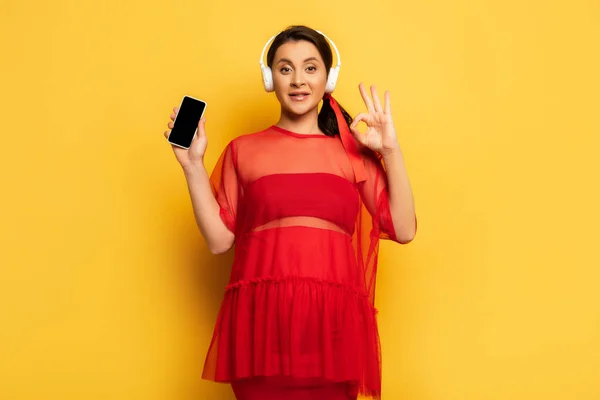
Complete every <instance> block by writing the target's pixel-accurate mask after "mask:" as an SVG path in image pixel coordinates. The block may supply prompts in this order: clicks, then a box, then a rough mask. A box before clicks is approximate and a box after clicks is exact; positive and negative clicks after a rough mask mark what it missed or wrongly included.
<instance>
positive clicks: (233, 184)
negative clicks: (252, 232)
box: [210, 141, 239, 232]
mask: <svg viewBox="0 0 600 400" xmlns="http://www.w3.org/2000/svg"><path fill="white" fill-rule="evenodd" d="M236 164H237V161H236V153H235V147H234V142H233V141H231V142H230V143H229V144H228V145H227V147H225V149H224V150H223V152H222V153H221V155H220V156H219V159H218V160H217V164H216V165H215V168H214V169H213V172H212V174H211V176H210V183H211V188H212V192H213V194H214V195H215V198H216V199H217V203H219V207H220V215H221V219H222V220H223V223H224V224H225V225H226V226H227V228H228V229H229V230H230V231H231V232H235V225H236V216H237V209H238V197H239V190H238V189H239V187H238V182H239V181H238V174H237V165H236Z"/></svg>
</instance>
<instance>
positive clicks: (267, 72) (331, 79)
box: [260, 31, 342, 93]
mask: <svg viewBox="0 0 600 400" xmlns="http://www.w3.org/2000/svg"><path fill="white" fill-rule="evenodd" d="M317 32H318V33H320V34H321V35H323V37H325V38H326V39H327V40H329V43H331V45H332V46H333V48H334V49H335V54H336V56H337V65H336V66H335V67H331V68H330V69H329V76H328V77H327V84H326V85H325V93H331V92H333V90H334V89H335V84H336V82H337V79H338V75H339V73H340V65H342V63H341V61H340V53H339V52H338V49H337V47H336V46H335V43H333V40H331V39H329V38H328V37H327V36H326V35H325V34H324V33H321V32H319V31H317ZM275 37H277V35H275V36H273V37H271V39H269V41H268V42H267V44H265V47H264V48H263V51H262V54H261V55H260V69H261V71H262V76H263V83H264V85H265V90H266V91H267V92H272V91H273V90H275V87H274V85H273V71H271V68H269V67H268V66H266V65H265V64H264V62H263V59H264V57H265V51H266V50H267V46H268V45H269V43H271V42H272V41H273V39H275Z"/></svg>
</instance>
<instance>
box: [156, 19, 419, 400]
mask: <svg viewBox="0 0 600 400" xmlns="http://www.w3.org/2000/svg"><path fill="white" fill-rule="evenodd" d="M332 61H333V56H332V52H331V49H330V47H329V44H328V42H327V40H326V38H325V36H324V35H322V34H321V33H320V32H318V31H315V30H312V29H310V28H308V27H305V26H292V27H289V28H288V29H286V30H285V31H283V32H281V33H280V34H278V35H277V36H276V37H275V39H274V40H273V43H272V45H271V47H270V49H269V52H268V54H267V65H268V67H269V68H270V69H271V74H272V89H273V90H274V92H275V95H276V96H277V99H278V100H279V102H280V103H281V114H280V118H279V121H278V122H277V123H276V124H274V125H272V126H270V127H268V128H266V129H264V130H262V131H260V132H254V133H249V134H244V135H241V136H239V137H237V138H235V139H233V140H232V141H230V142H229V144H228V145H227V146H226V148H225V149H224V151H223V152H222V154H221V156H220V158H219V160H218V162H217V165H216V167H215V168H214V170H213V172H212V175H211V176H210V177H209V175H208V173H207V171H206V169H205V167H204V165H203V156H204V153H205V151H206V146H207V136H206V133H205V130H204V123H205V119H204V118H203V119H202V120H201V121H200V123H199V124H198V134H197V136H196V138H195V139H194V141H193V143H192V146H191V147H190V149H189V150H185V149H182V148H177V147H173V151H174V152H175V156H176V157H177V160H178V161H179V163H180V164H181V166H182V168H183V170H184V173H185V176H186V179H187V182H188V187H189V191H190V195H191V198H192V202H193V208H194V213H195V217H196V221H197V224H198V227H199V228H200V230H201V233H202V235H203V236H204V238H205V240H206V242H207V244H208V246H209V248H210V249H211V251H212V252H213V253H215V254H222V253H224V252H226V251H228V250H229V249H230V248H231V247H232V246H233V244H234V242H235V244H236V245H235V259H234V263H233V267H232V271H231V277H230V281H229V284H228V286H227V287H226V291H225V296H224V299H223V303H222V305H221V309H220V312H219V316H218V319H217V322H216V326H215V330H214V336H213V339H212V342H211V345H210V348H209V350H208V355H207V358H206V363H205V367H204V374H203V378H205V379H210V380H214V381H217V382H230V383H231V385H232V388H233V391H234V393H235V395H236V397H237V399H241V400H253V399H261V400H268V399H286V400H296V399H297V400H300V399H311V400H319V399H328V400H332V399H334V400H335V399H340V400H341V399H346V400H347V399H356V398H357V396H358V395H359V394H360V395H364V396H368V397H371V398H380V392H381V371H380V365H381V364H380V348H379V336H378V332H377V321H376V317H375V314H376V310H375V308H374V295H375V274H376V267H377V252H378V243H379V239H382V238H383V239H390V240H393V241H396V242H398V243H408V242H410V241H411V240H412V239H413V237H414V235H415V232H416V216H415V211H414V203H413V198H412V191H411V188H410V184H409V179H408V177H407V174H406V170H405V167H404V161H403V157H402V153H401V150H400V147H399V145H398V141H397V138H396V132H395V130H394V124H393V121H392V115H391V108H390V96H389V93H388V92H386V93H385V102H384V105H382V104H381V102H380V100H379V98H378V95H377V91H376V88H375V87H374V86H372V87H371V94H372V96H373V99H371V98H370V97H369V95H368V94H367V92H366V90H365V89H364V87H363V85H362V84H360V85H359V89H360V93H361V95H362V98H363V100H364V102H365V105H366V107H367V112H365V113H361V114H358V115H357V116H356V118H354V119H352V118H351V117H350V116H349V115H348V113H347V112H346V111H345V110H344V109H343V108H342V107H341V106H340V105H339V104H338V103H337V102H336V100H335V99H334V98H333V97H332V96H331V94H330V92H331V91H332V88H333V86H335V79H333V82H332V79H329V81H328V77H330V76H331V75H330V71H332V69H331V68H332ZM338 62H339V55H338ZM267 72H269V71H267ZM334 72H335V74H336V75H337V71H334ZM334 78H337V76H336V77H334ZM267 81H268V79H267ZM268 86H269V83H268V82H267V83H266V87H267V88H268ZM267 90H270V88H268V89H267ZM321 100H322V101H323V104H322V107H321V110H320V111H319V104H320V101H321ZM173 110H174V112H175V113H174V114H172V115H171V120H173V119H174V118H175V115H176V113H177V111H178V109H177V108H174V109H173ZM361 121H364V122H365V123H366V124H367V131H366V133H365V134H363V133H361V132H360V131H359V130H358V129H357V128H356V126H357V124H358V123H359V122H361ZM348 125H349V126H348ZM168 127H169V128H170V129H172V128H173V122H169V124H168ZM169 133H170V131H167V132H165V136H166V137H167V138H168V135H169Z"/></svg>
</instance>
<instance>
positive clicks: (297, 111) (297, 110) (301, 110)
mask: <svg viewBox="0 0 600 400" xmlns="http://www.w3.org/2000/svg"><path fill="white" fill-rule="evenodd" d="M318 105H319V104H318V103H317V104H312V103H311V104H294V103H292V104H290V103H287V104H286V105H285V109H286V111H287V112H288V113H290V114H291V115H295V116H298V117H300V116H303V115H306V114H308V113H309V112H311V111H313V110H314V109H316V108H317V107H318Z"/></svg>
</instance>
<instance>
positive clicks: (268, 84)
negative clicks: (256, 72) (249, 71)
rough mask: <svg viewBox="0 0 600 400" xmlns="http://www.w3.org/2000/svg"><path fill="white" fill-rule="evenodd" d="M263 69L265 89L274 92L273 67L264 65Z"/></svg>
mask: <svg viewBox="0 0 600 400" xmlns="http://www.w3.org/2000/svg"><path fill="white" fill-rule="evenodd" d="M261 70H262V76H263V83H264V85H265V90H266V91H267V92H272V91H273V90H274V86H273V72H272V71H271V68H269V67H262V68H261Z"/></svg>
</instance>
